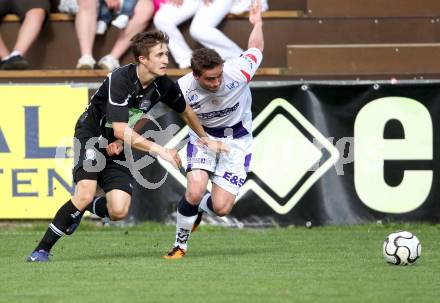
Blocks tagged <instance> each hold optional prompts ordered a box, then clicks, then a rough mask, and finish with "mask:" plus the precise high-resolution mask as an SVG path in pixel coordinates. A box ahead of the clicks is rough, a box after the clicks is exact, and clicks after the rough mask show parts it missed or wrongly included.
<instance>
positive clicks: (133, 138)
mask: <svg viewBox="0 0 440 303" xmlns="http://www.w3.org/2000/svg"><path fill="white" fill-rule="evenodd" d="M113 132H114V135H115V137H116V138H117V139H119V140H122V141H124V142H127V143H128V144H130V146H132V147H133V148H135V149H138V150H141V151H144V152H150V153H154V154H157V155H158V156H159V157H161V158H162V159H164V160H165V161H168V162H170V163H171V164H172V165H173V166H174V167H176V168H179V167H181V166H182V160H181V159H180V156H179V154H178V153H177V151H176V150H175V149H167V148H165V147H163V146H161V145H159V144H156V143H154V142H152V141H150V140H147V139H145V138H144V137H142V136H141V135H139V134H138V133H137V132H136V131H134V130H133V129H132V128H130V127H129V126H128V123H125V122H113Z"/></svg>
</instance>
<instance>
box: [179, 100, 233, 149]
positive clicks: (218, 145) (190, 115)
mask: <svg viewBox="0 0 440 303" xmlns="http://www.w3.org/2000/svg"><path fill="white" fill-rule="evenodd" d="M180 116H181V117H182V119H183V121H185V123H186V124H187V125H188V126H189V127H191V129H192V130H193V131H194V132H195V133H196V134H197V136H199V138H200V141H201V143H202V144H204V145H206V146H207V147H208V148H209V149H210V150H212V151H214V152H216V153H227V152H229V147H228V146H227V145H226V144H225V143H224V142H222V141H216V140H211V139H209V138H208V135H207V134H206V133H205V130H204V129H203V126H202V124H201V123H200V120H199V118H197V115H196V114H195V113H194V111H193V110H192V109H191V107H190V106H188V105H186V108H185V110H184V111H183V113H181V114H180Z"/></svg>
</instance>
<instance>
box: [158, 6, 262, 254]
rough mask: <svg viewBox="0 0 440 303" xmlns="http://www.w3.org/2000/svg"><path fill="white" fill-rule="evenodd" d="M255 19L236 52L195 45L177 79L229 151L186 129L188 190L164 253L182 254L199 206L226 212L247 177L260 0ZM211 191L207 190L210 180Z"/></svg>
mask: <svg viewBox="0 0 440 303" xmlns="http://www.w3.org/2000/svg"><path fill="white" fill-rule="evenodd" d="M249 21H250V23H251V24H252V25H253V29H252V32H251V34H250V36H249V42H248V50H246V51H245V52H244V53H243V54H242V55H241V56H240V57H237V58H234V59H230V60H226V61H223V60H222V58H221V57H220V55H219V54H218V53H217V52H216V51H215V50H213V49H207V48H202V49H199V50H196V51H195V52H194V53H193V55H192V58H191V69H192V73H190V74H187V75H185V76H183V77H182V78H180V79H179V80H178V84H179V87H180V89H181V91H182V92H183V95H184V98H185V101H186V102H187V104H189V105H190V106H191V108H192V109H193V111H194V112H195V113H196V114H197V116H198V117H199V119H200V121H201V123H202V125H203V128H204V129H205V132H206V133H207V134H208V135H209V137H211V138H212V139H216V140H221V141H223V142H224V143H225V144H226V145H227V146H229V149H230V151H229V153H227V154H218V153H215V152H213V151H211V150H209V149H207V148H205V147H204V146H203V145H201V144H200V143H199V141H198V140H197V136H196V134H195V133H194V132H193V131H191V130H190V132H189V137H190V142H189V143H188V150H187V154H188V167H187V190H186V192H185V195H184V196H183V197H182V199H181V200H180V202H179V203H178V207H177V225H176V240H175V243H174V245H173V248H172V249H171V251H170V252H168V254H166V255H165V256H164V258H166V259H180V258H182V257H184V256H185V254H186V252H187V248H188V247H187V244H188V243H187V242H188V239H189V236H190V233H191V231H192V230H193V229H194V228H195V227H196V226H197V225H198V224H199V223H200V219H201V216H202V214H203V212H207V213H209V214H211V215H218V216H225V215H227V214H229V212H230V211H231V209H232V207H233V205H234V202H235V198H236V196H237V194H238V192H239V189H240V187H241V186H242V185H243V183H244V182H245V180H246V175H247V172H248V169H249V164H250V161H251V155H252V154H251V148H252V140H253V138H252V112H251V103H252V96H251V92H250V88H249V82H250V81H251V79H252V77H253V76H254V74H255V72H256V71H257V69H258V67H259V65H260V63H261V60H262V58H263V55H262V52H263V48H264V39H263V21H262V17H261V5H260V1H257V2H256V3H255V4H254V5H253V6H252V8H251V10H250V13H249ZM209 180H211V182H212V192H211V193H210V194H205V192H206V188H207V184H208V181H209Z"/></svg>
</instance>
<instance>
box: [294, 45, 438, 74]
mask: <svg viewBox="0 0 440 303" xmlns="http://www.w3.org/2000/svg"><path fill="white" fill-rule="evenodd" d="M439 58H440V43H428V44H353V45H288V46H287V62H288V63H287V66H288V69H287V73H288V74H290V75H295V76H307V75H320V76H326V75H386V76H397V75H407V74H422V75H423V74H425V75H429V74H439V73H440V60H439Z"/></svg>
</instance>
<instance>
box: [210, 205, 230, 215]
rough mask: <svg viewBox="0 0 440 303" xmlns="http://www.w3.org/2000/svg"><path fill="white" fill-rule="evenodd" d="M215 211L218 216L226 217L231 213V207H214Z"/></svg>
mask: <svg viewBox="0 0 440 303" xmlns="http://www.w3.org/2000/svg"><path fill="white" fill-rule="evenodd" d="M214 212H215V214H216V215H217V216H219V217H224V216H226V215H229V213H230V212H231V208H230V207H227V206H221V207H218V208H216V207H214Z"/></svg>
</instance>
